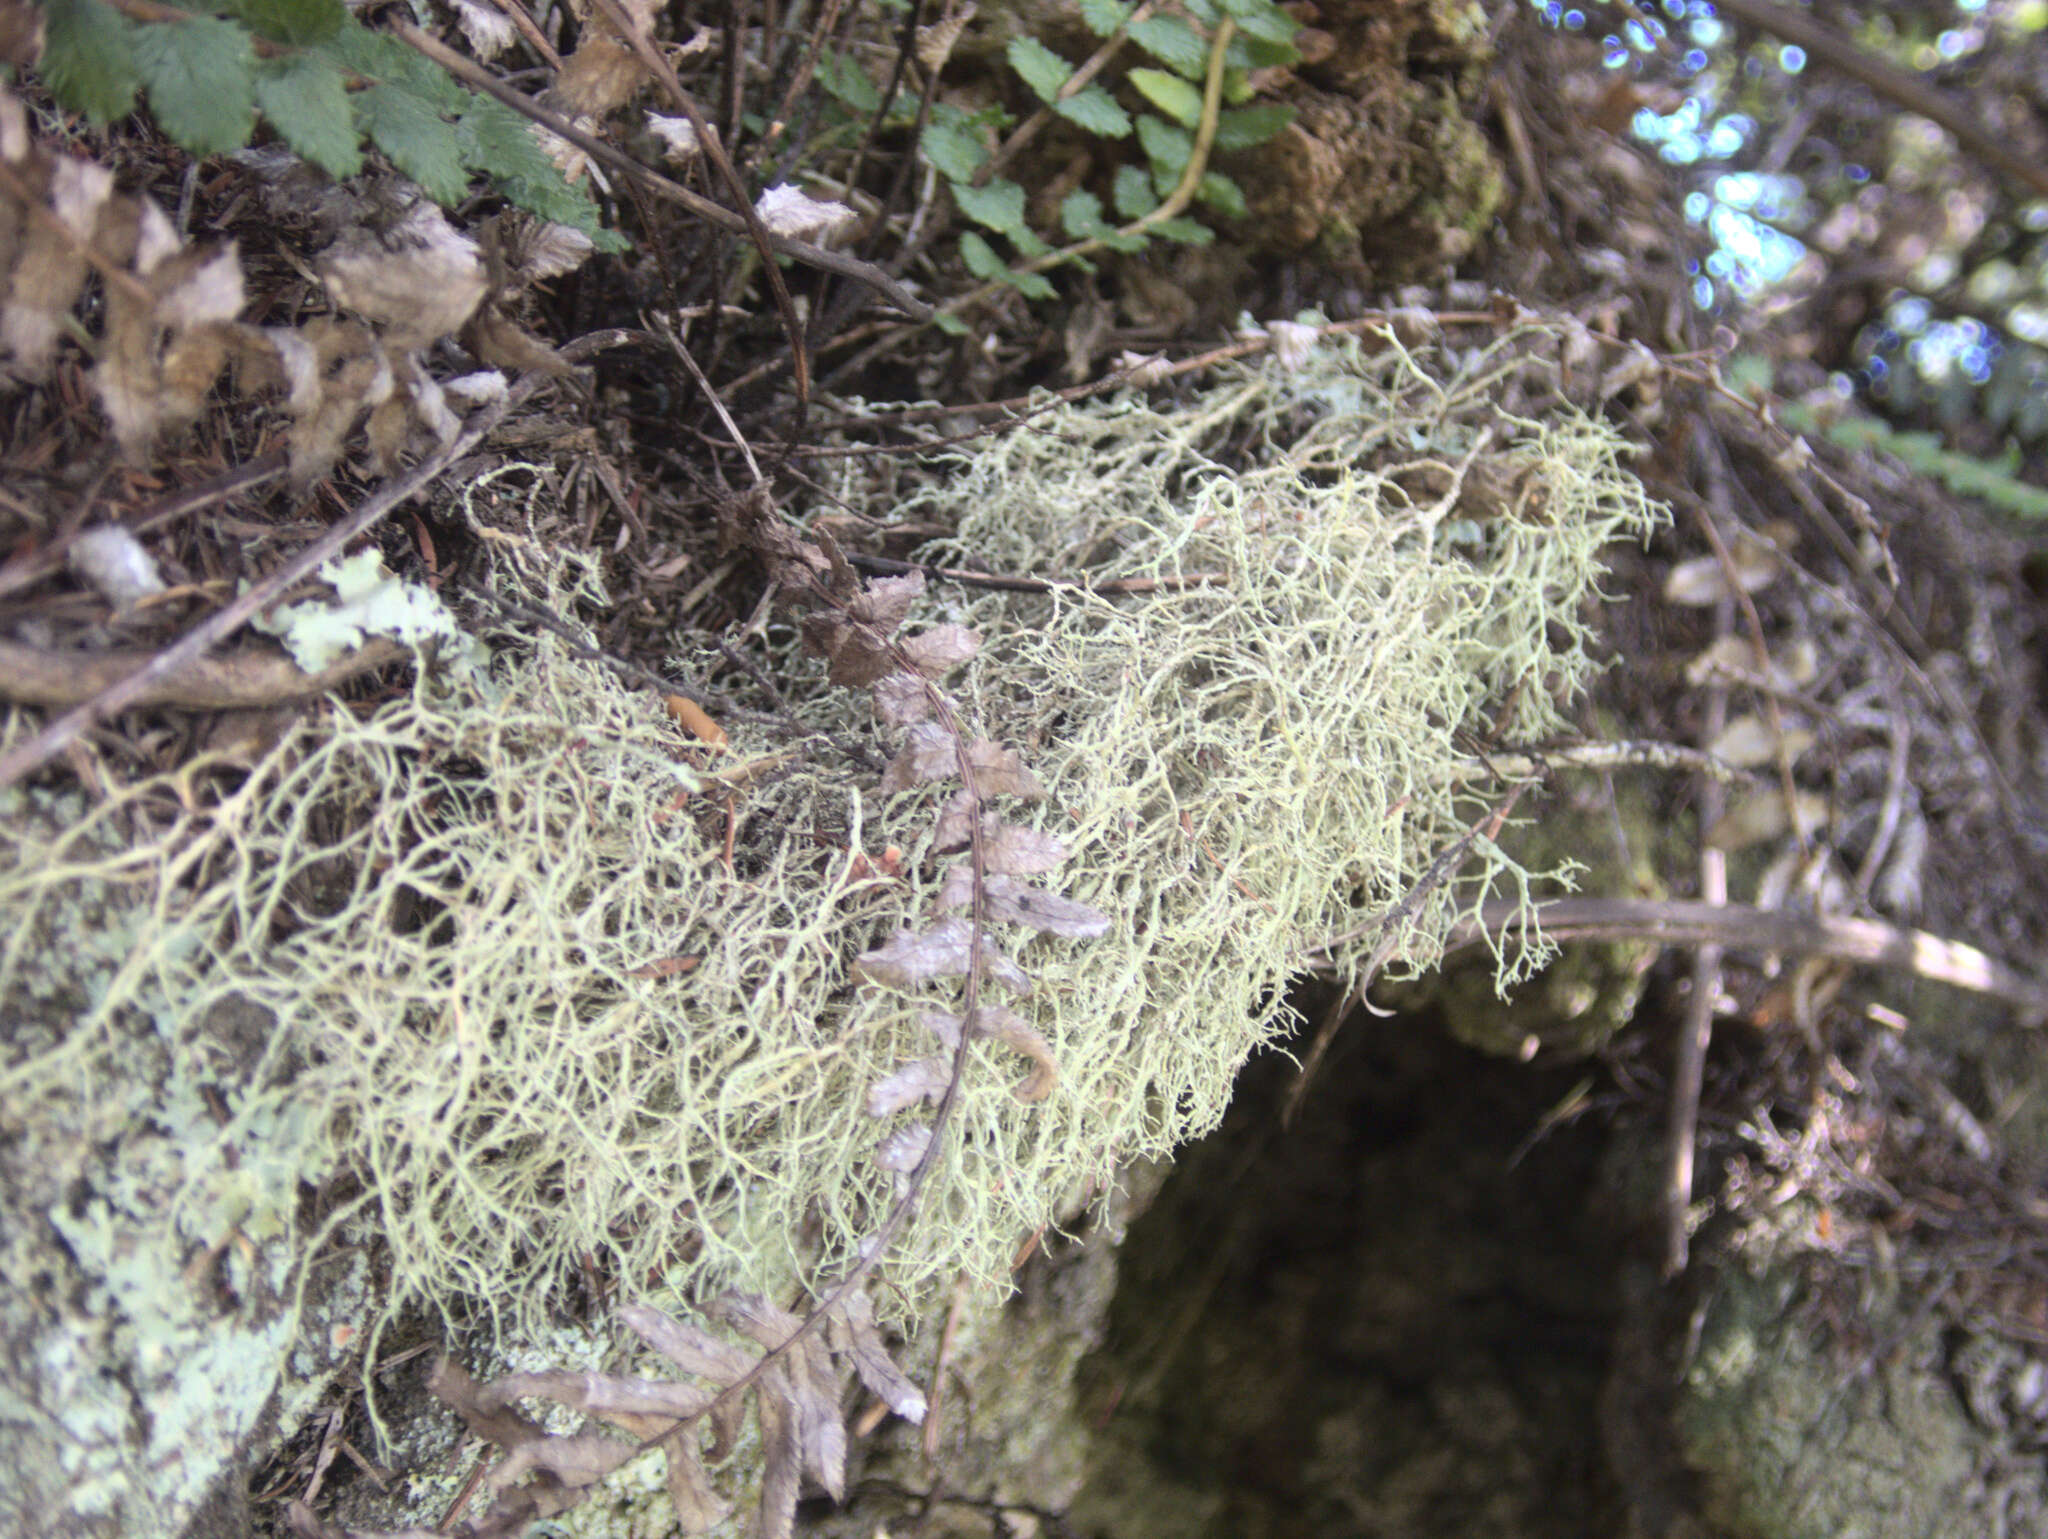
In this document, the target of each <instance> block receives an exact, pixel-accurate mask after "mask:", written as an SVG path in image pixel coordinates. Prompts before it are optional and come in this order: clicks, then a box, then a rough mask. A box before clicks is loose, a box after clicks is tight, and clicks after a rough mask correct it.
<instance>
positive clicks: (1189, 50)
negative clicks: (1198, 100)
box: [1131, 16, 1209, 80]
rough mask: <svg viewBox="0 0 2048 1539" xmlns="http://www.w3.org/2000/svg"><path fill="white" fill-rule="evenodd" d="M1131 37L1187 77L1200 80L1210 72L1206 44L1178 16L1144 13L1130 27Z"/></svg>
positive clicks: (1141, 46) (1169, 66)
mask: <svg viewBox="0 0 2048 1539" xmlns="http://www.w3.org/2000/svg"><path fill="white" fill-rule="evenodd" d="M1131 40H1132V41H1133V42H1135V43H1136V44H1137V45H1138V46H1139V47H1140V48H1142V49H1144V50H1145V52H1147V53H1149V54H1150V55H1152V57H1153V58H1155V59H1157V60H1158V61H1159V62H1160V63H1161V64H1164V65H1165V66H1166V67H1167V68H1168V69H1170V70H1173V71H1175V72H1176V73H1178V74H1182V75H1185V76H1187V78H1188V79H1190V80H1201V79H1203V78H1205V77H1206V76H1207V75H1208V73H1209V45H1208V44H1207V43H1205V42H1203V41H1202V35H1201V33H1199V32H1197V31H1196V30H1195V29H1194V28H1193V27H1191V26H1189V25H1188V24H1187V23H1186V22H1185V21H1183V20H1181V18H1180V17H1178V16H1147V17H1146V18H1145V19H1144V20H1143V21H1141V22H1139V23H1138V24H1137V25H1136V26H1134V27H1132V28H1131Z"/></svg>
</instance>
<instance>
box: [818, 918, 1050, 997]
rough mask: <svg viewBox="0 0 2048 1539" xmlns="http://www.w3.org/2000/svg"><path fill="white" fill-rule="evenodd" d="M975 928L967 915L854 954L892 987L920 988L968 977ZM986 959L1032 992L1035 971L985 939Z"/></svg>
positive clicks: (992, 972) (861, 969)
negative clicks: (1028, 970) (1015, 960)
mask: <svg viewBox="0 0 2048 1539" xmlns="http://www.w3.org/2000/svg"><path fill="white" fill-rule="evenodd" d="M973 931H974V927H973V926H972V925H970V924H969V923H968V922H967V921H966V920H964V919H941V920H940V921H939V922H938V923H937V924H934V925H932V926H931V927H930V928H929V929H925V930H898V931H897V932H896V933H895V934H894V935H892V936H890V937H889V939H888V940H887V941H885V942H884V943H883V944H882V945H881V946H880V947H878V948H877V949H876V950H873V951H866V952H862V953H861V955H860V956H858V957H856V958H855V959H854V964H853V965H854V970H855V971H856V972H857V973H859V974H860V975H861V976H863V977H865V978H867V979H868V980H869V981H870V982H873V983H879V984H881V985H883V986H884V987H886V988H892V989H904V990H909V989H914V988H916V987H917V986H918V985H919V984H921V983H928V982H930V981H931V980H932V979H934V978H964V977H966V976H967V966H968V956H969V954H970V948H971V946H972V944H973ZM981 963H982V967H983V969H984V970H985V971H986V973H987V975H988V976H989V977H990V978H993V979H994V980H996V981H997V982H998V983H1001V984H1003V985H1005V986H1006V987H1008V988H1010V989H1013V990H1015V991H1016V992H1017V993H1019V994H1029V993H1030V992H1031V976H1030V974H1028V973H1026V972H1025V971H1024V969H1023V968H1021V967H1019V966H1018V965H1017V964H1016V963H1015V962H1013V961H1011V960H1010V959H1009V958H1008V957H1007V956H1005V955H1003V953H1002V952H1000V951H998V950H996V949H995V947H993V946H991V945H990V944H989V943H988V939H987V937H986V936H984V937H983V938H982V943H981Z"/></svg>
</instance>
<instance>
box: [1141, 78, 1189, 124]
mask: <svg viewBox="0 0 2048 1539" xmlns="http://www.w3.org/2000/svg"><path fill="white" fill-rule="evenodd" d="M1130 81H1131V84H1132V85H1134V86H1136V87H1137V88H1138V92H1139V94H1140V95H1142V96H1143V97H1144V98H1145V100H1146V101H1148V102H1150V103H1151V104H1152V105H1153V106H1155V107H1157V108H1158V109H1159V110H1160V111H1161V112H1163V113H1165V114H1166V115H1167V116H1168V117H1170V118H1172V119H1174V121H1176V122H1178V123H1180V124H1182V125H1184V126H1186V127H1188V128H1193V127H1194V126H1195V125H1196V124H1197V123H1199V122H1201V121H1202V93H1201V92H1200V91H1197V90H1196V89H1195V88H1194V87H1193V86H1191V85H1189V84H1188V83H1187V82H1186V81H1185V80H1183V79H1181V78H1180V76H1178V75H1170V74H1168V73H1167V72H1166V71H1165V70H1163V69H1134V70H1132V71H1131V74H1130Z"/></svg>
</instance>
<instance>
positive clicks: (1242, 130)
mask: <svg viewBox="0 0 2048 1539" xmlns="http://www.w3.org/2000/svg"><path fill="white" fill-rule="evenodd" d="M1293 121H1294V109H1293V108H1292V107H1283V106H1280V105H1278V104H1276V103H1264V104H1262V105H1260V106H1257V107H1233V108H1231V109H1230V110H1228V111H1226V112H1219V113H1217V114H1216V148H1217V149H1218V150H1248V149H1250V148H1251V147H1252V146H1253V145H1255V144H1264V143H1265V142H1266V141H1267V140H1268V139H1270V138H1272V137H1273V136H1274V135H1275V134H1277V133H1279V132H1280V131H1281V130H1282V129H1284V128H1285V127H1286V126H1287V125H1288V124H1289V123H1292V122H1293Z"/></svg>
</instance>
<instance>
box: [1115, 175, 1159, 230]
mask: <svg viewBox="0 0 2048 1539" xmlns="http://www.w3.org/2000/svg"><path fill="white" fill-rule="evenodd" d="M1110 199H1111V201H1112V202H1114V203H1115V204H1116V211H1117V215H1118V217H1119V218H1123V219H1143V218H1144V217H1145V216H1146V215H1147V214H1149V213H1151V212H1152V210H1153V209H1155V208H1157V207H1159V194H1158V193H1156V192H1154V191H1153V190H1152V178H1151V177H1149V176H1147V175H1146V174H1145V173H1144V172H1143V171H1142V170H1140V169H1139V168H1138V167H1136V166H1118V167H1117V168H1116V185H1115V186H1114V187H1113V188H1112V189H1111V192H1110Z"/></svg>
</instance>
